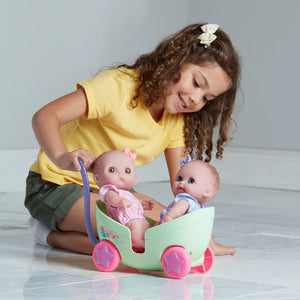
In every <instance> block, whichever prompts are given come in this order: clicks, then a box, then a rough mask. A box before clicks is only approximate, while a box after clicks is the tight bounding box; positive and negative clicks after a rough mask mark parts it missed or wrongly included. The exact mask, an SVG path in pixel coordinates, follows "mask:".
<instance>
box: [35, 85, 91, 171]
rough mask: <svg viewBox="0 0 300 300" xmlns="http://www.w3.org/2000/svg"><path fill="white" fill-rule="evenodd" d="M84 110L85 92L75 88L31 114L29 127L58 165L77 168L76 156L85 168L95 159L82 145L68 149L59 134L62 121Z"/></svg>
mask: <svg viewBox="0 0 300 300" xmlns="http://www.w3.org/2000/svg"><path fill="white" fill-rule="evenodd" d="M87 110H88V105H87V99H86V96H85V93H84V91H83V89H79V90H77V91H75V92H73V93H70V94H68V95H65V96H63V97H61V98H58V99H57V100H55V101H53V102H51V103H49V104H47V105H46V106H44V107H42V108H41V109H40V110H39V111H38V112H36V113H35V114H34V116H33V118H32V127H33V130H34V133H35V136H36V138H37V140H38V142H39V144H40V146H41V148H42V149H43V151H44V152H45V153H46V155H47V156H48V157H49V158H50V159H51V161H52V162H53V163H54V164H56V165H57V166H58V167H60V168H61V169H65V170H71V171H74V170H76V171H79V170H80V165H79V163H78V158H79V157H80V158H81V159H82V160H83V162H84V164H85V166H86V168H87V169H88V168H89V167H90V166H91V164H92V163H93V161H94V159H95V158H94V156H93V155H92V154H91V153H90V152H89V151H88V150H86V149H79V150H75V151H73V152H70V153H69V152H68V151H67V149H66V147H65V145H64V143H63V140H62V138H61V135H60V127H61V126H62V125H63V124H66V123H68V122H70V121H72V120H75V119H77V118H79V117H81V116H83V115H85V114H87Z"/></svg>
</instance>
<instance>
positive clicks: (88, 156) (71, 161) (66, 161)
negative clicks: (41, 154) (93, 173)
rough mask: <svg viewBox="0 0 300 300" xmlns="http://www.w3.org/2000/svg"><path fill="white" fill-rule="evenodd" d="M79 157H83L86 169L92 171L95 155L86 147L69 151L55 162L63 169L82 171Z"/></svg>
mask: <svg viewBox="0 0 300 300" xmlns="http://www.w3.org/2000/svg"><path fill="white" fill-rule="evenodd" d="M78 158H81V159H82V161H83V163H84V165H85V167H86V169H87V170H88V171H90V170H91V166H92V164H93V162H94V160H95V157H94V156H93V154H92V153H91V152H89V151H88V150H86V149H78V150H75V151H72V152H67V153H65V154H63V155H61V156H59V157H57V158H56V159H55V161H54V163H55V164H56V165H57V166H58V167H60V168H61V169H63V170H69V171H80V164H79V162H78Z"/></svg>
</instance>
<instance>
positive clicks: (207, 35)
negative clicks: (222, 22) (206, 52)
mask: <svg viewBox="0 0 300 300" xmlns="http://www.w3.org/2000/svg"><path fill="white" fill-rule="evenodd" d="M218 28H219V25H217V24H206V25H203V26H201V30H202V31H203V33H201V34H200V35H199V36H198V39H199V40H200V44H204V45H205V46H204V47H205V48H207V47H208V46H209V45H210V44H211V43H212V42H213V41H214V40H215V39H216V38H217V36H216V35H214V33H215V32H216V31H217V30H218Z"/></svg>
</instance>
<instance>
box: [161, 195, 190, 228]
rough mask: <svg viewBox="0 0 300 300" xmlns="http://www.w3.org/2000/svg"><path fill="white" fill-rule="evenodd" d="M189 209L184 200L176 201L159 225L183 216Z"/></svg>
mask: <svg viewBox="0 0 300 300" xmlns="http://www.w3.org/2000/svg"><path fill="white" fill-rule="evenodd" d="M188 209H189V203H188V201H187V200H185V199H181V200H179V201H177V202H176V203H175V204H174V206H173V207H171V208H170V209H169V211H168V212H167V213H166V215H165V216H164V217H163V219H162V220H161V222H160V223H165V222H168V221H171V220H173V219H176V218H178V217H181V216H183V215H184V214H185V213H186V212H187V211H188Z"/></svg>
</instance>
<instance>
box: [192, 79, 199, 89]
mask: <svg viewBox="0 0 300 300" xmlns="http://www.w3.org/2000/svg"><path fill="white" fill-rule="evenodd" d="M193 84H194V87H196V88H199V87H200V84H199V83H198V82H197V80H196V79H195V78H194V79H193Z"/></svg>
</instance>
